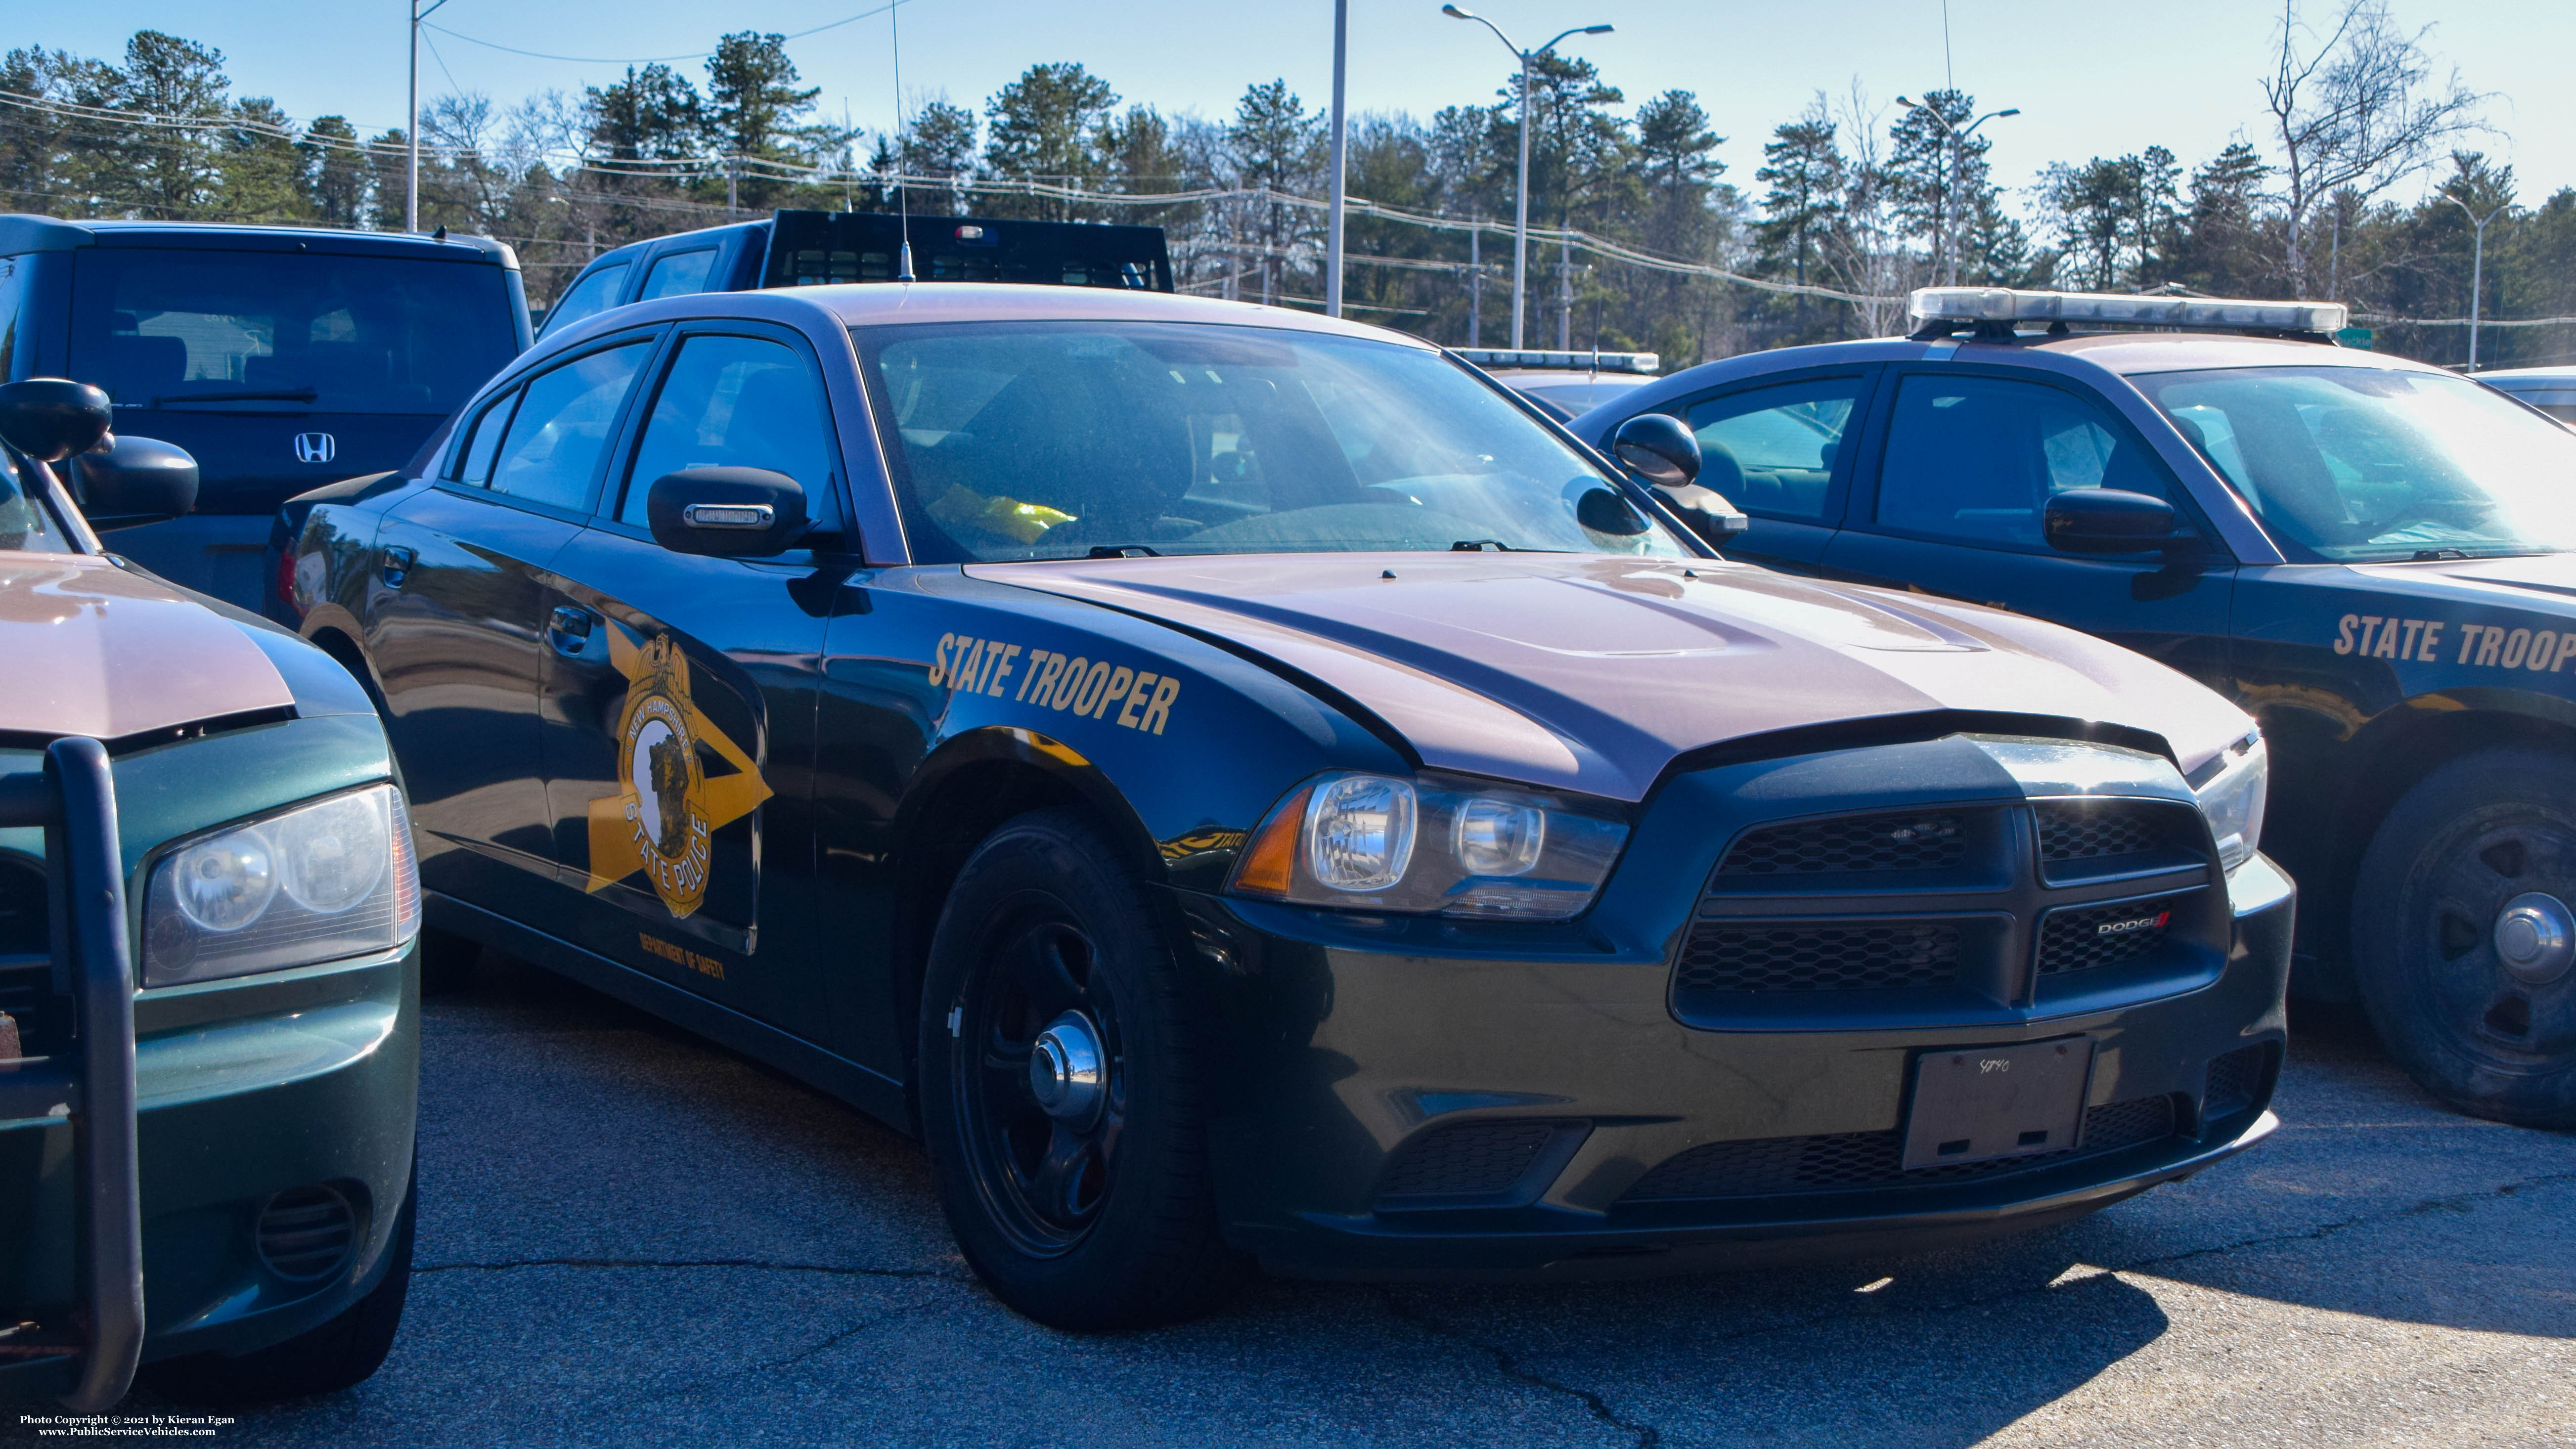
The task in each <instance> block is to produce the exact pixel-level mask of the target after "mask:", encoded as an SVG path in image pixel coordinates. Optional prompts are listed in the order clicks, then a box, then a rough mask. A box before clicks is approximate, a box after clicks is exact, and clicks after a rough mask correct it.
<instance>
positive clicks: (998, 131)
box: [984, 61, 1118, 221]
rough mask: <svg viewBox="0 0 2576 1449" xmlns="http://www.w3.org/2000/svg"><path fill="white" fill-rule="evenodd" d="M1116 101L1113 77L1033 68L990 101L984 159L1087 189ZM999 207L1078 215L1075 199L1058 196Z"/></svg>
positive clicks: (1002, 170)
mask: <svg viewBox="0 0 2576 1449" xmlns="http://www.w3.org/2000/svg"><path fill="white" fill-rule="evenodd" d="M1117 104H1118V93H1117V92H1116V91H1114V90H1112V89H1110V87H1109V82H1107V81H1105V80H1102V79H1101V78H1100V77H1098V76H1096V75H1093V74H1092V73H1091V72H1089V71H1087V70H1084V69H1083V68H1082V67H1081V66H1080V65H1079V64H1076V63H1074V62H1071V61H1065V62H1059V63H1055V64H1046V65H1033V66H1030V67H1029V68H1028V69H1027V70H1025V71H1022V72H1021V73H1020V78H1019V79H1018V80H1015V81H1012V82H1011V83H1010V84H1008V85H1005V86H1003V87H1002V89H1001V90H1000V91H999V92H998V93H996V94H995V95H994V97H993V98H992V99H991V100H990V101H987V102H985V104H984V118H985V123H986V124H985V132H984V164H985V166H986V167H987V168H988V169H989V170H991V171H992V172H993V173H994V174H995V175H997V176H1003V177H1008V178H1010V179H1012V180H1015V181H1040V182H1046V183H1049V184H1052V185H1057V186H1074V187H1088V186H1089V185H1091V184H1092V183H1093V182H1095V181H1097V180H1098V179H1099V177H1100V173H1101V170H1102V169H1103V168H1102V160H1101V155H1100V142H1101V132H1102V131H1103V130H1104V129H1105V128H1106V127H1107V126H1108V124H1109V111H1110V107H1112V106H1115V105H1117ZM996 210H999V211H1002V212H1003V213H1004V214H1006V215H1022V216H1052V217H1055V218H1056V219H1058V220H1062V221H1071V220H1072V219H1073V207H1072V206H1071V204H1070V203H1066V202H1059V201H1036V200H1034V199H1032V200H1029V201H1019V200H1018V199H1016V198H1013V199H1011V200H1010V201H1006V202H1004V203H1003V204H1001V205H999V206H997V207H996Z"/></svg>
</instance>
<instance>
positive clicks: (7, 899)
mask: <svg viewBox="0 0 2576 1449" xmlns="http://www.w3.org/2000/svg"><path fill="white" fill-rule="evenodd" d="M52 949H53V946H52V927H51V923H50V921H49V920H48V918H47V916H46V911H45V873H44V872H43V871H42V870H39V869H37V868H36V867H35V866H32V865H29V864H28V863H26V862H25V861H23V860H19V859H15V858H9V857H0V1016H6V1017H8V1018H9V1024H10V1026H11V1028H12V1029H13V1030H14V1034H15V1035H16V1036H17V1038H18V1051H17V1055H20V1056H29V1057H42V1056H51V1055H53V1054H54V1053H56V1052H58V1051H61V1050H63V1049H64V1048H65V1047H66V1046H68V1045H70V1043H71V1024H72V1014H71V1002H70V1000H69V999H68V998H66V997H64V996H63V995H61V994H60V993H58V992H56V991H55V990H54V963H53V956H52Z"/></svg>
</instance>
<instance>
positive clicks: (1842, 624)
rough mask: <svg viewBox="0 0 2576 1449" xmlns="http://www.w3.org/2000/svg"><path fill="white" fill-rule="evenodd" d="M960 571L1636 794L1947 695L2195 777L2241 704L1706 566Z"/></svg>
mask: <svg viewBox="0 0 2576 1449" xmlns="http://www.w3.org/2000/svg"><path fill="white" fill-rule="evenodd" d="M967 572H968V573H970V574H973V575H974V576H976V577H978V578H983V579H988V580H991V581H993V582H996V583H1008V584H1014V585H1018V586H1020V587H1023V588H1030V589H1038V590H1042V591H1044V592H1047V593H1052V594H1058V595H1061V596H1064V597H1067V598H1074V599H1083V600H1088V601H1090V602H1093V603H1098V604H1103V605H1107V606H1109V607H1113V608H1117V609H1122V610H1125V611H1127V612H1130V613H1134V614H1139V615H1143V616H1145V617H1148V618H1153V619H1158V620H1162V621H1164V622H1167V623H1169V624H1171V625H1173V626H1175V627H1178V628H1182V629H1187V630H1191V631H1193V632H1197V633H1201V634H1207V635H1213V636H1215V637H1218V638H1221V639H1223V640H1225V641H1227V642H1228V643H1230V644H1232V645H1234V646H1236V647H1238V648H1243V649H1248V650H1254V651H1258V652H1259V653H1261V654H1263V655H1266V656H1268V657H1269V658H1271V659H1274V660H1276V661H1277V662H1279V663H1280V664H1282V665H1285V666H1287V667H1289V668H1291V669H1294V670H1296V671H1299V672H1301V673H1303V674H1304V675H1306V676H1308V677H1309V678H1311V679H1314V680H1317V681H1319V682H1321V683H1322V684H1323V685H1325V686H1327V687H1329V688H1330V689H1333V690H1337V691H1339V692H1340V693H1342V694H1344V695H1346V696H1348V697H1350V698H1351V699H1353V700H1355V701H1357V702H1358V703H1360V704H1361V705H1363V706H1365V707H1366V708H1368V709H1369V710H1371V711H1373V712H1375V713H1376V714H1377V715H1378V716H1379V717H1380V718H1381V719H1383V720H1385V721H1386V722H1387V723H1388V724H1389V725H1391V726H1393V727H1394V728H1395V729H1396V730H1398V731H1400V732H1401V733H1402V734H1403V735H1404V737H1405V738H1406V740H1407V741H1409V742H1410V743H1411V744H1412V745H1413V747H1414V749H1415V750H1416V752H1417V753H1419V754H1420V756H1421V757H1422V760H1423V762H1424V763H1425V764H1427V765H1432V766H1436V767H1440V768H1445V769H1453V770H1460V771H1466V772H1470V773H1474V774H1482V775H1492V776H1499V777H1503V778H1508V779H1516V780H1523V781H1527V782H1530V783H1533V784H1539V785H1550V786H1557V787H1561V788H1565V789H1571V790H1581V791H1584V792H1587V793H1591V794H1596V795H1604V796H1609V797H1612V798H1615V799H1621V800H1638V799H1642V798H1644V796H1645V794H1646V792H1647V790H1648V789H1650V788H1651V787H1652V786H1653V784H1654V782H1655V780H1656V778H1657V777H1658V776H1659V775H1661V774H1662V772H1663V770H1664V768H1665V766H1667V765H1668V764H1670V763H1671V761H1672V760H1673V758H1674V757H1675V756H1677V755H1679V754H1682V753H1683V752H1685V751H1689V750H1694V749H1698V748H1701V747H1703V746H1707V745H1714V744H1721V743H1724V742H1726V741H1729V740H1735V739H1742V738H1745V737H1747V736H1752V735H1759V734H1765V733H1769V732H1771V731H1776V730H1784V729H1795V728H1799V727H1802V726H1811V725H1822V724H1831V723H1835V722H1841V721H1851V720H1862V719H1869V718H1874V717H1883V716H1889V715H1904V714H1915V713H1920V712H1925V711H1938V710H1958V711H1976V712H1994V713H2016V714H2028V715H2037V716H2052V717H2059V718H2067V717H2072V718H2076V719H2083V720H2094V721H2103V722H2108V723H2114V724H2119V725H2124V726H2127V727H2130V728H2133V729H2139V730H2144V731H2147V732H2149V733H2152V734H2155V735H2159V736H2161V737H2163V738H2164V739H2165V740H2166V741H2167V743H2168V744H2169V745H2170V746H2171V747H2172V749H2173V751H2174V754H2175V761H2176V763H2177V764H2179V765H2180V766H2181V767H2182V769H2183V770H2184V771H2185V772H2186V773H2188V772H2190V771H2192V770H2195V769H2197V768H2198V767H2199V766H2200V765H2201V764H2202V763H2203V762H2205V761H2206V760H2208V759H2209V758H2211V757H2212V756H2213V755H2215V754H2216V753H2217V752H2218V751H2219V750H2221V749H2223V748H2225V747H2226V746H2227V745H2228V744H2229V743H2231V742H2232V741H2234V740H2237V739H2240V738H2242V737H2243V735H2244V733H2245V731H2246V729H2247V728H2248V727H2249V721H2248V720H2247V718H2246V716H2245V715H2244V714H2243V713H2242V712H2240V711H2239V710H2237V709H2236V708H2235V707H2234V706H2233V705H2230V704H2229V703H2227V702H2226V701H2225V700H2223V699H2221V698H2220V697H2219V696H2218V695H2216V694H2214V693H2212V692H2211V691H2209V690H2207V689H2205V688H2203V687H2202V686H2200V685H2199V684H2197V683H2194V682H2193V681H2191V680H2189V679H2186V678H2184V677H2183V676H2181V675H2179V674H2176V673H2174V672H2173V671H2172V670H2169V669H2167V668H2165V667H2164V666H2163V665H2160V664H2157V663H2155V662H2154V661H2152V660H2149V659H2146V658H2143V657H2141V656H2139V655H2135V654H2131V653H2129V652H2128V651H2126V650H2123V649H2120V648H2117V647H2115V646H2112V645H2109V644H2105V643H2102V642H2101V641H2099V640H2096V639H2092V638H2089V637H2087V636H2085V635H2082V634H2078V633H2075V632H2073V631H2071V630H2066V629H2061V628H2058V627H2056V626H2054V625H2050V624H2043V623H2040V622H2038V621H2036V620H2031V619H2026V618H2021V617H2019V616H2015V615H2011V614H2004V613H2000V612H1997V611H1994V610H1989V609H1982V608H1977V607H1975V606H1973V605H1965V604H1951V603H1948V602H1946V601H1941V600H1934V599H1931V598H1928V597H1926V596H1922V595H1915V594H1905V593H1897V592H1891V591H1887V590H1881V589H1870V588H1861V587H1847V586H1842V585H1834V584H1824V583H1818V582H1815V581H1811V580H1806V579H1799V578H1793V577H1790V576H1787V575H1783V574H1775V573H1771V572H1769V571H1767V570H1764V569H1759V568H1755V567H1752V566H1750V565H1745V564H1734V563H1726V562H1720V561H1715V560H1687V561H1685V560H1671V561H1663V560H1643V559H1630V558H1617V557H1604V556H1597V555H1575V554H1491V553H1480V554H1464V553H1462V554H1422V553H1400V554H1331V555H1323V556H1318V555H1312V554H1308V555H1248V556H1227V557H1220V558H1163V559H1101V560H1083V561H1074V562H1064V563H1027V564H978V565H971V566H969V567H968V569H967Z"/></svg>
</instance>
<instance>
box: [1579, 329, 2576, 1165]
mask: <svg viewBox="0 0 2576 1449" xmlns="http://www.w3.org/2000/svg"><path fill="white" fill-rule="evenodd" d="M1912 308H1913V315H1914V317H1915V318H1916V320H1917V323H1918V327H1917V330H1916V331H1915V332H1914V334H1913V335H1912V336H1911V337H1907V338H1889V339H1881V340H1875V341H1862V342H1845V343H1834V344H1830V345H1826V346H1817V347H1798V348H1787V349H1782V350H1778V351H1773V352H1765V353H1757V354H1752V355H1748V356H1744V357H1736V358H1730V359H1727V360H1725V361H1722V362H1714V363H1709V364H1707V365H1705V366H1702V367H1697V368H1692V369H1690V370H1688V371H1685V372H1681V373H1678V374H1675V375H1674V376H1672V377H1669V378H1666V379H1663V380H1661V381H1658V382H1655V383H1652V384H1649V385H1647V386H1646V387H1643V388H1640V389H1638V390H1636V391H1634V392H1632V393H1630V394H1628V395H1627V396H1625V397H1623V398H1621V399H1620V400H1618V401H1617V402H1615V403H1613V404H1610V405H1608V406H1605V407H1603V408H1599V409H1596V410H1594V411H1593V412H1591V413H1589V414H1586V415H1585V416H1584V417H1582V418H1580V419H1578V420H1577V421H1576V422H1575V424H1574V427H1575V430H1576V431H1577V432H1578V433H1581V434H1582V435H1583V436H1585V437H1586V438H1589V439H1593V440H1599V441H1606V440H1607V439H1608V438H1609V437H1610V436H1611V435H1612V434H1613V433H1614V432H1615V431H1616V430H1617V429H1618V428H1619V427H1621V426H1622V425H1623V424H1626V423H1627V422H1629V421H1630V420H1631V419H1633V418H1635V417H1637V416H1639V415H1641V414H1668V415H1672V416H1676V417H1679V418H1682V419H1684V420H1685V421H1686V422H1687V424H1688V426H1689V427H1690V428H1691V429H1692V431H1693V432H1694V433H1695V435H1696V436H1697V438H1698V441H1699V444H1700V446H1701V448H1702V450H1703V452H1704V453H1705V455H1706V458H1707V471H1706V473H1705V474H1704V475H1703V477H1702V480H1701V481H1703V482H1705V483H1707V484H1709V485H1710V486H1712V487H1714V488H1716V489H1717V490H1719V491H1720V492H1723V493H1724V494H1726V496H1727V497H1729V498H1730V499H1732V500H1734V501H1735V502H1736V503H1737V504H1738V505H1739V506H1740V507H1742V508H1743V509H1744V510H1745V512H1746V513H1747V514H1749V515H1751V517H1752V524H1751V527H1750V529H1749V531H1748V532H1747V533H1746V534H1745V535H1744V536H1743V537H1742V538H1740V539H1737V540H1736V541H1735V542H1734V543H1733V544H1732V545H1731V546H1730V547H1729V550H1728V552H1729V554H1730V555H1731V556H1733V557H1736V558H1742V559H1748V560H1752V561H1755V562H1760V563H1764V564H1767V565H1769V566H1771V567H1774V568H1778V569H1784V570H1789V571H1794V572H1798V573H1805V574H1811V575H1819V576H1822V577H1825V578H1829V579H1839V580H1847V581H1857V582H1868V583H1878V584H1889V585H1895V586H1899V587H1904V588H1909V589H1914V590H1917V591H1920V592H1922V593H1925V594H1929V595H1934V596H1946V597H1949V598H1955V599H1965V600H1973V601H1975V602H1979V603H1986V604H1992V605H1995V606H1997V607H2001V608H2009V609H2012V610H2015V611H2017V612H2021V613H2026V614H2030V615H2033V616H2036V617H2038V618H2042V619H2049V620H2053V621H2056V622H2058V623H2062V624H2071V625H2073V626H2075V627H2077V628H2080V629H2084V630H2087V631H2090V632H2092V633H2095V634H2099V635H2101V636H2103V637H2104V638H2107V639H2111V640H2114V641H2117V642H2119V643H2122V644H2126V645H2128V646H2130V647H2131V648H2134V649H2137V650H2140V651H2141V652H2144V653H2146V654H2149V655H2152V656H2154V657H2155V658H2158V659H2161V660H2163V661H2164V662H2166V663H2167V664H2170V665H2172V666H2173V667H2174V668H2175V669H2177V670H2180V671H2182V672H2183V673H2186V674H2189V675H2192V676H2194V677H2195V678H2198V679H2200V680H2202V681H2203V682H2205V683H2207V684H2209V685H2210V686H2212V687H2213V688H2216V689H2217V690H2219V691H2220V692H2222V693H2224V694H2226V695H2228V696H2229V697H2231V698H2233V699H2234V700H2236V701H2237V702H2238V703H2239V704H2241V705H2242V706H2244V708H2245V709H2247V710H2248V711H2250V712H2251V713H2253V714H2254V715H2255V716H2256V717H2257V718H2258V719H2259V720H2261V722H2262V727H2263V733H2264V737H2265V739H2266V740H2267V741H2268V742H2269V747H2270V750H2271V754H2272V762H2273V770H2274V774H2273V780H2272V791H2271V800H2270V807H2269V818H2268V821H2267V823H2266V826H2265V829H2264V833H2263V843H2264V846H2265V848H2266V849H2267V850H2269V851H2271V852H2273V853H2274V854H2276V855H2277V856H2278V857H2279V858H2280V860H2281V861H2282V863H2283V864H2284V865H2285V866H2287V867H2288V868H2289V869H2290V871H2291V873H2292V874H2293V875H2294V876H2295V877H2296V878H2297V880H2298V881H2299V883H2300V886H2301V889H2302V893H2303V900H2302V902H2301V906H2300V911H2299V932H2300V947H2301V949H2300V954H2299V981H2300V984H2301V988H2302V990H2303V991H2305V992H2308V993H2313V994H2315V995H2319V996H2324V997H2328V998H2335V999H2351V998H2352V997H2355V996H2358V998H2359V999H2360V1001H2361V1003H2362V1004H2363V1005H2364V1006H2365V1007H2366V1008H2367V1009H2368V1011H2369V1014H2370V1018H2371V1020H2372V1022H2373V1023H2374V1025H2375V1026H2376V1027H2377V1028H2378V1031H2379V1033H2380V1035H2381V1036H2382V1038H2383V1039H2384V1040H2385V1041H2386V1042H2387V1044H2388V1046H2389V1049H2390V1050H2391V1052H2392V1053H2393V1054H2394V1055H2395V1056H2396V1057H2397V1059H2398V1060H2399V1061H2400V1062H2401V1063H2403V1064H2404V1065H2405V1067H2406V1068H2407V1069H2408V1070H2409V1071H2410V1072H2411V1073H2412V1074H2413V1075H2414V1076H2415V1078H2416V1080H2418V1081H2419V1082H2421V1083H2422V1084H2423V1085H2424V1086H2426V1087H2427V1088H2429V1089H2430V1090H2431V1091H2433V1092H2434V1093H2436V1094H2437V1095H2439V1096H2441V1097H2442V1098H2443V1099H2445V1100H2446V1101H2448V1102H2450V1103H2452V1104H2454V1105H2456V1106H2458V1107H2460V1108H2463V1109H2465V1110H2467V1111H2471V1112H2475V1113H2478V1114H2480V1115H2483V1116H2488V1117H2494V1118H2498V1119H2501V1120H2504V1121H2509V1122H2519V1123H2525V1124H2530V1125H2534V1126H2558V1127H2564V1126H2568V1125H2570V1124H2576V915H2571V909H2570V907H2571V903H2576V556H2571V554H2576V433H2571V432H2570V431H2569V430H2568V429H2567V428H2565V427H2562V426H2560V425H2559V424H2558V423H2556V422H2554V421H2553V420H2552V419H2551V418H2549V417H2547V416H2545V415H2543V414H2542V413H2541V412H2539V411H2537V410H2536V409H2534V408H2533V407H2530V406H2526V405H2525V404H2524V403H2522V402H2518V401H2515V400H2513V399H2511V398H2509V397H2507V396H2505V395H2503V394H2502V393H2500V392H2497V391H2492V390H2490V389H2488V388H2486V387H2484V386H2481V385H2480V384H2478V383H2476V382H2472V381H2469V380H2467V379H2465V378H2461V377H2457V376H2454V375H2452V374H2450V373H2448V372H2445V371H2443V370H2442V369H2440V368H2436V367H2431V366H2427V365H2425V364H2422V363H2416V362H2410V361H2406V360H2404V359H2400V358H2394V357H2386V356H2380V355H2376V354H2373V353H2370V352H2366V351H2360V350H2355V349H2350V348H2344V347H2338V346H2335V345H2333V340H2334V335H2335V333H2336V332H2337V331H2338V330H2339V329H2341V328H2342V326H2343V324H2344V321H2345V311H2344V309H2343V308H2342V307H2341V306H2340V305H2336V304H2330V303H2315V302H2238V301H2219V300H2212V299H2194V298H2174V297H2139V296H2098V295H2085V294H2069V293H2052V292H2016V291H2006V290H1993V289H1982V288H1964V287H1960V288H1934V289H1928V290H1925V291H1921V292H1917V293H1915V294H1914V297H1913V301H1912Z"/></svg>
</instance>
